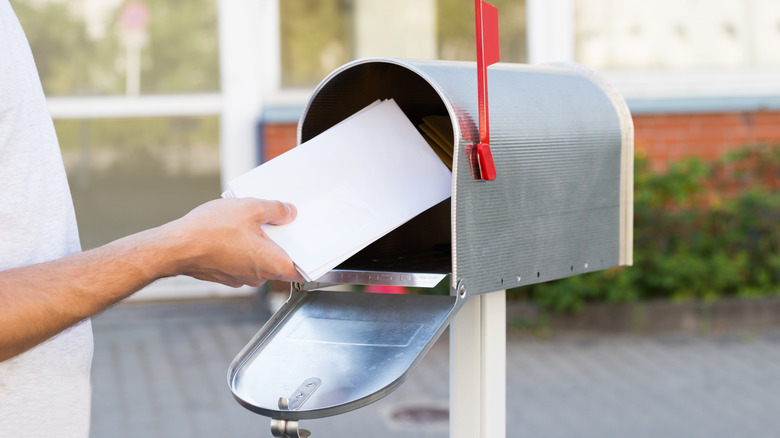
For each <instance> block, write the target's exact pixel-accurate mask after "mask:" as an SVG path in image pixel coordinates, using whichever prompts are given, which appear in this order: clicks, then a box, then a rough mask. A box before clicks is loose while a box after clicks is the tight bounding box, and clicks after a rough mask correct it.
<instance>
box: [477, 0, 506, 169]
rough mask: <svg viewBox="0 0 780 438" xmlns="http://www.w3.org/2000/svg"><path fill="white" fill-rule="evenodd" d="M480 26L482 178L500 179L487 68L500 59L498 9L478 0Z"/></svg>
mask: <svg viewBox="0 0 780 438" xmlns="http://www.w3.org/2000/svg"><path fill="white" fill-rule="evenodd" d="M474 15H475V18H476V27H477V32H476V35H477V87H478V92H477V97H478V99H479V144H478V145H477V161H478V162H479V170H480V174H481V177H482V179H484V180H488V181H492V180H494V179H496V166H495V164H494V163H493V154H492V153H491V152H490V126H489V123H488V89H487V67H488V66H489V65H491V64H495V63H496V62H498V61H499V60H500V54H499V46H498V9H497V8H496V7H495V6H493V5H491V4H488V3H485V2H484V1H482V0H474Z"/></svg>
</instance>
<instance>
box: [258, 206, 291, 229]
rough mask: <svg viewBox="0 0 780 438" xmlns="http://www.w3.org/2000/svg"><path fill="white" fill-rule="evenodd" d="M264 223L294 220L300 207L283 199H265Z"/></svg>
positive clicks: (281, 223)
mask: <svg viewBox="0 0 780 438" xmlns="http://www.w3.org/2000/svg"><path fill="white" fill-rule="evenodd" d="M264 203H265V205H264V208H263V210H264V214H263V218H262V219H263V223H269V224H271V225H284V224H288V223H290V222H292V221H293V220H294V219H295V217H296V216H297V215H298V209H297V208H295V206H294V205H293V204H290V203H288V202H281V201H264Z"/></svg>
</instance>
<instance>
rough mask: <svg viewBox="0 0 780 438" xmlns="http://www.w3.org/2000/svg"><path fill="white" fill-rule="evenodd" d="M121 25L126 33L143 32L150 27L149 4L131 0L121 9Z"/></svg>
mask: <svg viewBox="0 0 780 438" xmlns="http://www.w3.org/2000/svg"><path fill="white" fill-rule="evenodd" d="M119 26H120V27H121V28H122V31H123V32H125V33H142V32H144V31H146V28H147V27H149V5H147V4H146V3H144V2H141V1H135V0H134V1H130V2H127V3H125V4H124V6H122V9H120V10H119Z"/></svg>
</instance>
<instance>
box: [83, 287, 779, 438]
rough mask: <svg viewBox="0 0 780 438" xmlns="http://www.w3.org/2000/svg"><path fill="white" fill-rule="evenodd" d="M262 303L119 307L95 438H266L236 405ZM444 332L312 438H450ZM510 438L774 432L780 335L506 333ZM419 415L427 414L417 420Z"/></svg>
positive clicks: (99, 336) (312, 424)
mask: <svg viewBox="0 0 780 438" xmlns="http://www.w3.org/2000/svg"><path fill="white" fill-rule="evenodd" d="M268 316H269V313H268V311H267V310H266V308H265V305H264V303H263V302H261V301H260V300H257V299H252V300H248V299H240V300H239V299H237V300H229V301H204V302H188V303H177V304H173V303H171V304H154V305H148V304H132V305H120V306H118V307H116V308H113V309H110V310H108V311H106V312H105V313H104V314H102V315H100V316H98V317H97V318H95V320H94V331H95V360H94V364H93V393H94V396H93V415H92V437H94V438H102V437H112V438H113V437H117V438H121V437H149V438H152V437H254V438H257V437H271V434H270V428H269V420H268V419H267V418H265V417H261V416H258V415H255V414H253V413H251V412H249V411H247V410H245V409H244V408H243V407H241V406H240V405H239V404H238V403H236V402H235V401H234V400H233V398H232V396H231V394H230V390H229V389H228V387H227V383H226V374H227V367H228V365H229V363H230V361H231V360H232V358H233V357H234V356H235V355H236V354H237V353H238V352H239V351H240V350H241V348H242V347H243V346H244V345H245V344H246V343H247V342H248V341H249V339H250V338H251V337H252V336H253V335H254V334H255V333H256V332H257V330H259V328H260V327H261V326H262V324H263V323H264V321H265V320H266V319H267V318H268ZM447 344H448V343H447V336H446V334H445V336H443V337H442V339H441V340H440V341H439V342H438V343H437V345H436V346H435V347H434V348H433V349H432V350H431V352H430V353H429V354H428V356H427V357H426V358H425V359H424V360H423V362H422V364H421V365H420V367H419V368H418V369H417V370H416V371H415V372H414V373H413V374H412V376H411V378H410V379H409V380H408V381H407V382H406V383H404V384H403V385H402V386H401V388H400V389H398V390H397V391H395V392H394V393H392V394H390V395H389V396H388V397H386V398H384V399H382V400H380V401H378V402H376V403H374V404H372V405H369V406H367V407H365V408H362V409H359V410H357V411H353V412H350V413H347V414H344V415H340V416H337V417H331V418H327V419H321V420H310V421H303V422H302V426H303V427H304V428H307V429H310V430H311V431H312V436H313V437H314V438H324V437H358V436H371V437H372V438H396V437H399V438H400V437H424V438H426V437H431V438H433V437H436V438H438V437H441V438H444V437H447V436H448V420H447V416H446V409H447V403H448V393H449V386H448V385H449V384H448V378H449V376H448V375H449V371H448V366H449V362H448V360H449V359H448V354H449V350H448V345H447ZM507 361H508V363H507V368H508V376H507V410H508V413H507V436H508V437H534V438H537V437H566V438H572V437H598V438H607V437H616V438H617V437H620V438H623V437H686V438H688V437H699V436H701V437H708V438H717V437H742V436H744V437H751V438H753V437H777V436H780V415H778V413H780V328H778V329H777V330H766V331H762V332H757V333H741V334H727V335H722V336H717V337H715V336H710V337H698V336H690V335H667V336H653V337H636V336H627V335H626V336H621V335H601V336H595V335H580V336H562V337H559V338H556V339H550V340H534V339H525V338H522V339H521V338H519V337H511V336H510V340H509V343H508V350H507ZM421 407H426V409H425V410H422V409H421Z"/></svg>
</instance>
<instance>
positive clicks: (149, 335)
mask: <svg viewBox="0 0 780 438" xmlns="http://www.w3.org/2000/svg"><path fill="white" fill-rule="evenodd" d="M492 3H493V4H494V5H495V6H497V7H498V9H499V18H500V41H501V58H502V62H528V63H532V64H537V63H543V62H547V61H561V60H572V61H577V62H581V63H583V64H586V65H588V66H590V67H592V68H594V69H596V70H598V71H600V72H601V73H602V74H604V76H605V77H606V78H607V80H608V81H609V82H611V83H612V84H613V85H614V86H615V87H616V88H617V89H618V91H620V92H621V94H623V96H624V97H625V99H626V101H627V103H628V106H629V108H630V109H631V112H632V116H633V119H634V125H635V130H636V132H635V152H636V163H637V167H636V181H635V186H636V187H635V190H636V191H635V244H634V248H635V255H634V260H635V266H634V267H632V268H624V269H611V270H608V271H603V272H598V273H593V274H589V275H584V276H578V277H573V278H571V279H568V280H563V281H559V282H553V283H544V284H540V285H536V286H531V287H527V288H523V289H518V290H513V291H510V292H509V298H510V300H511V303H514V304H515V306H514V307H512V305H510V308H512V309H515V311H514V313H512V314H511V315H510V318H509V319H510V325H511V327H510V329H511V330H516V331H519V332H522V333H526V334H528V333H531V335H532V337H536V336H543V337H544V336H547V337H549V336H552V335H551V334H554V333H556V330H559V331H565V330H566V329H567V327H568V328H571V327H575V328H576V331H577V332H578V333H579V332H582V331H585V332H589V330H592V329H593V328H594V326H598V327H597V328H598V329H599V330H603V329H604V328H605V327H610V328H611V329H610V330H613V331H614V332H616V333H617V334H625V333H637V332H642V331H643V330H644V329H649V328H651V327H655V328H656V329H658V330H662V331H663V330H667V329H668V330H672V331H684V332H686V333H692V334H694V335H696V336H700V335H705V336H717V335H719V334H724V333H727V332H729V329H730V328H735V330H739V328H740V327H748V328H749V329H750V330H759V329H760V330H773V329H774V328H776V327H777V323H779V322H780V317H777V316H776V315H775V314H774V313H772V312H773V310H772V309H775V308H776V307H777V306H776V302H775V301H774V297H775V296H777V294H778V293H780V50H778V47H780V2H777V1H776V0H720V1H717V2H712V1H704V0H657V1H654V2H647V1H639V0H525V1H522V0H493V1H492ZM11 4H12V6H13V8H14V10H15V11H16V13H17V15H18V17H19V20H20V22H21V23H22V26H23V28H24V29H25V32H26V34H27V37H28V39H29V41H30V44H31V46H32V50H33V53H34V56H35V59H36V63H37V66H38V70H39V74H40V76H41V81H42V83H43V87H44V91H45V93H46V95H47V98H48V102H49V107H50V110H51V113H52V116H53V118H54V119H55V127H56V130H57V133H58V136H59V139H60V144H61V148H62V153H63V159H64V161H65V166H66V170H67V173H68V177H69V180H70V186H71V191H72V193H73V198H74V204H75V207H76V213H77V217H78V222H79V229H80V234H81V240H82V246H83V247H84V248H85V249H87V248H92V247H95V246H98V245H101V244H104V243H106V242H108V241H110V240H113V239H115V238H118V237H121V236H123V235H126V234H129V233H132V232H135V231H138V230H141V229H144V228H148V227H152V226H155V225H158V224H160V223H162V222H164V221H168V220H171V219H174V218H176V217H179V216H181V215H182V214H184V213H186V212H187V211H189V210H190V209H191V208H193V207H194V206H195V205H197V204H199V203H201V202H204V201H206V200H209V199H212V198H216V197H218V196H219V195H220V193H221V190H222V185H223V184H224V182H225V181H226V180H229V179H231V178H232V177H235V176H237V175H239V174H240V173H242V172H244V171H246V170H248V169H250V168H252V167H254V166H255V165H257V164H259V163H261V162H263V161H266V160H268V159H271V158H273V157H274V156H276V155H278V154H279V153H282V152H284V151H285V150H288V149H289V148H291V147H293V146H294V145H295V136H296V125H297V122H298V118H299V117H300V114H301V112H302V110H303V107H304V105H305V104H306V101H307V99H308V96H309V95H310V93H311V92H312V90H313V89H314V87H315V86H316V85H317V83H318V82H319V81H320V80H322V79H323V78H324V77H325V76H326V75H327V74H328V73H330V72H331V71H332V70H334V69H335V68H337V67H339V66H340V65H342V64H344V63H346V62H349V61H351V60H353V59H357V58H361V57H365V56H391V57H399V58H414V59H420V58H422V59H448V60H474V59H475V47H474V42H473V40H474V30H473V29H474V23H473V2H471V1H466V0H394V1H392V2H388V1H379V0H284V1H281V0H143V1H141V0H131V1H122V0H12V1H11ZM270 288H271V289H276V290H284V289H285V288H287V286H286V285H271V286H270ZM255 293H256V291H254V290H247V289H240V290H233V289H228V288H221V287H218V286H215V285H211V284H205V283H199V282H195V281H194V280H192V281H191V280H189V279H171V280H168V281H163V282H158V283H156V284H154V285H152V286H151V287H150V288H148V289H147V290H144V291H142V292H141V293H140V294H138V295H137V297H136V298H135V299H136V300H140V301H144V302H147V300H153V299H164V300H169V299H172V298H178V299H192V298H204V297H236V298H237V297H243V298H242V299H245V300H247V301H246V302H243V304H236V306H237V307H235V308H233V307H230V306H228V307H229V308H230V309H233V310H235V309H239V310H236V311H238V312H239V313H240V314H241V315H243V316H241V318H244V317H246V312H249V313H250V314H252V315H255V316H252V317H251V318H250V320H251V321H253V323H251V324H250V325H251V326H252V327H254V326H257V328H259V326H260V325H261V323H262V321H259V322H258V320H259V319H262V318H263V317H267V316H262V315H265V313H263V312H265V311H266V310H258V312H260V313H258V314H253V313H251V312H252V309H256V307H257V305H258V304H257V303H256V302H255V301H254V296H255ZM658 303H662V304H663V305H666V304H668V306H671V307H663V309H665V310H661V311H658V312H661V313H658V314H655V313H652V310H648V309H654V308H655V307H653V306H658V305H659V304H658ZM723 303H730V304H729V305H731V306H732V307H728V306H726V307H718V306H723V305H724V304H723ZM180 304H181V305H177V306H178V307H175V308H180V309H186V308H187V307H186V305H184V304H182V303H180ZM751 306H752V307H751ZM261 307H262V306H261ZM159 308H160V307H159V306H158V307H157V309H159ZM175 308H174V309H175ZM605 308H606V309H613V310H611V311H610V310H604V309H605ZM729 308H730V309H732V310H731V311H730V310H728V309H729ZM143 309H144V310H143V311H144V312H150V311H151V310H150V307H143ZM164 309H165V310H164V311H160V310H155V311H151V312H152V313H154V312H162V315H163V316H161V317H160V318H158V319H154V318H152V319H151V321H161V322H160V324H171V323H170V322H167V323H165V322H164V321H166V320H168V319H169V318H168V317H169V316H170V315H171V312H174V313H175V310H171V308H170V307H164ZM594 309H595V310H594ZM614 309H617V310H614ZM637 309H639V310H637ZM680 309H683V310H680ZM685 309H687V310H685ZM718 309H721V310H718ZM723 309H725V310H723ZM733 309H737V310H733ZM746 309H748V310H746ZM749 309H752V310H749ZM759 310H760V311H761V312H763V313H761V312H759ZM122 311H123V312H125V311H127V312H132V310H122ZM226 312H227V313H226V314H229V315H233V316H230V317H228V319H227V321H232V320H233V319H231V318H234V317H235V314H233V313H230V311H226ZM241 312H244V313H241ZM604 312H606V313H604ZM610 312H611V313H610ZM718 312H721V313H718ZM740 312H741V313H740ZM757 312H758V313H757ZM767 312H768V313H767ZM185 313H186V311H185ZM196 313H197V311H196ZM759 313H760V316H759ZM217 314H220V313H219V312H217ZM720 314H723V315H726V314H728V315H731V316H732V317H728V318H727V317H724V318H722V319H717V315H720ZM739 314H743V316H745V317H744V318H742V319H740V318H738V317H734V315H737V316H738V315H739ZM257 315H261V316H257ZM589 315H590V316H589ZM593 315H595V316H593ZM604 315H606V316H604ZM626 315H628V316H626ZM653 315H655V316H653ZM659 315H661V316H659ZM663 315H666V316H668V315H676V316H674V317H670V318H667V320H668V321H667V322H668V325H667V326H663V327H656V326H655V325H653V322H654V321H655V322H657V321H659V320H661V319H664V318H663V317H662V316H663ZM106 316H107V317H110V316H111V314H110V313H109V314H107V315H106ZM182 318H183V317H182ZM751 318H752V321H753V322H754V323H756V321H758V320H759V319H760V321H759V322H760V324H758V323H756V324H752V325H751V324H749V322H750V321H751ZM132 319H134V318H128V319H127V320H124V319H122V318H121V315H120V318H119V321H120V322H116V323H114V322H112V320H109V319H106V320H104V322H103V324H104V325H103V326H101V325H100V323H98V324H97V325H96V339H97V342H98V347H100V342H102V340H105V342H106V343H108V344H111V345H114V346H115V350H112V351H115V354H117V355H119V354H120V353H119V351H121V350H122V347H121V346H122V345H127V336H130V339H133V340H135V341H137V342H141V341H142V340H144V339H152V340H154V339H157V335H156V334H154V333H157V332H153V330H152V329H151V328H149V327H147V328H146V330H147V331H145V332H142V334H141V335H139V334H138V332H137V330H138V328H137V327H136V328H133V327H135V326H133V325H132V323H131V322H130V320H132ZM239 319H240V318H239ZM605 319H607V320H609V321H612V322H607V323H605V322H604V321H605ZM672 319H673V321H672ZM176 320H177V319H175V318H174V321H176ZM188 321H189V320H188ZM198 321H199V320H198ZM241 321H245V320H244V319H241ZM745 322H748V324H747V325H745ZM188 324H189V323H188ZM662 325H663V324H662ZM193 326H197V327H201V329H202V327H204V325H200V324H194V325H193ZM101 327H104V328H105V330H106V331H104V332H100V330H101ZM166 327H167V326H166ZM187 327H190V326H187ZM205 327H208V324H206V325H205ZM120 328H121V330H120ZM168 328H169V327H168ZM122 330H125V331H122ZM149 330H152V331H149ZM160 330H162V331H165V330H167V329H166V328H162V329H160ZM179 330H183V329H179ZM243 330H245V332H246V333H245V336H249V331H251V330H252V329H251V328H250V329H243ZM128 332H129V333H131V335H127V334H126V333H128ZM101 333H105V335H101ZM132 333H135V334H132ZM101 336H106V337H104V338H101ZM204 336H210V335H208V334H205V333H204ZM199 339H200V338H199ZM697 339H698V338H697ZM737 339H743V340H745V339H748V340H749V339H753V338H751V337H749V336H748V337H738V338H737ZM246 340H248V338H245V339H242V341H241V342H238V343H237V344H236V346H235V348H236V349H235V351H232V350H231V351H226V352H224V356H225V357H226V359H225V360H229V357H228V356H230V355H232V354H235V353H237V352H238V350H237V348H238V347H240V345H238V344H241V345H243V344H242V342H246ZM191 342H195V343H196V345H197V342H196V341H192V340H191ZM697 342H698V341H697ZM694 344H695V343H694ZM139 345H142V344H139ZM695 345H698V344H695ZM771 345H774V348H776V347H777V345H776V343H775V344H771ZM764 346H765V345H764ZM569 347H570V346H569ZM156 348H159V346H158V347H156ZM510 348H511V346H510ZM518 348H520V350H519V351H522V347H518ZM539 348H542V347H539ZM621 348H622V347H621ZM705 349H706V348H705ZM564 350H565V349H564ZM550 351H552V352H553V353H550V352H546V353H545V354H554V352H556V351H559V350H558V349H556V348H551V350H550ZM566 351H570V350H566ZM707 351H710V350H707ZM770 351H773V353H772V354H774V352H776V350H771V349H770ZM602 353H603V351H602ZM98 354H100V353H96V369H100V367H99V365H100V364H104V363H105V364H108V363H111V361H110V360H109V359H101V357H99V356H98ZM203 354H205V355H208V354H209V353H208V352H205V353H203ZM518 354H519V353H518ZM648 354H649V353H648ZM117 357H120V356H117ZM575 359H576V358H575ZM575 359H572V360H575ZM721 359H722V358H715V359H714V360H721ZM767 360H769V359H767ZM106 361H107V362H106ZM226 365H227V364H225V367H226ZM106 366H107V367H108V369H109V370H111V369H114V368H116V366H114V368H111V367H110V366H108V365H106ZM605 366H606V365H605ZM509 368H510V370H511V369H512V364H510V365H509ZM215 369H220V367H219V366H217V367H215ZM224 369H226V368H224ZM106 372H107V373H108V371H106ZM220 372H224V371H220ZM510 373H511V371H510ZM101 375H102V374H101ZM107 375H108V374H107ZM777 377H778V376H777V375H776V373H775V374H772V375H771V376H769V377H767V376H763V377H762V378H765V380H763V381H764V382H771V383H773V384H777V383H780V380H778V379H777ZM222 378H224V377H223V376H220V377H219V379H222ZM106 379H107V380H109V381H114V380H116V379H118V378H117V377H116V376H114V377H111V378H109V377H106ZM772 379H774V380H772ZM120 380H121V379H120ZM219 383H220V384H221V383H222V381H221V380H220V381H219ZM96 385H97V383H96ZM106 391H107V392H106V399H105V400H108V399H109V398H110V393H111V390H108V389H107V390H106ZM99 394H100V393H98V397H100V396H99ZM702 394H703V395H702V396H703V397H705V398H706V397H708V396H707V395H706V394H707V393H706V392H703V393H702ZM744 395H745V394H740V393H738V392H737V393H735V394H731V393H730V394H728V396H727V397H726V398H728V397H731V396H734V397H737V398H739V397H741V396H744ZM442 396H443V397H446V394H444V395H442ZM753 396H755V394H753ZM193 397H195V396H193ZM510 397H511V395H510ZM228 399H229V397H228ZM128 403H130V402H128ZM226 403H232V401H230V400H228V401H227V402H226ZM648 403H649V404H651V405H654V404H655V403H653V402H652V400H651V401H650V402H648ZM771 403H777V400H776V399H772V402H771ZM163 404H164V403H163ZM772 406H774V405H772ZM235 408H236V409H241V408H239V407H238V406H237V405H236V406H235ZM677 408H679V406H678V407H677ZM96 409H97V410H99V409H100V406H96ZM96 412H98V411H96ZM432 415H433V414H432ZM434 417H435V415H433V417H431V418H434ZM101 418H105V417H101ZM591 418H592V417H591ZM762 418H763V417H762ZM767 418H769V417H767ZM147 420H148V419H147ZM125 421H129V420H125ZM510 421H513V420H510ZM766 421H770V420H768V419H767V420H766ZM109 423H110V422H109ZM152 424H154V423H152ZM550 424H551V425H552V426H551V427H554V426H555V422H554V421H551V423H550ZM765 425H766V426H767V430H771V427H770V426H774V424H772V423H765ZM263 427H265V426H263ZM97 430H100V429H99V427H98V429H97ZM572 430H574V429H572ZM600 430H601V432H600V434H601V436H604V435H609V433H606V432H605V430H609V429H603V430H602V429H600ZM616 430H619V429H616ZM670 430H674V428H671V429H670ZM724 430H730V429H728V428H725V429H724ZM735 430H738V429H735ZM775 430H777V429H776V428H775ZM667 432H668V430H666V432H664V434H665V435H666V436H669V433H667ZM431 433H435V432H431ZM545 435H547V436H553V435H555V433H549V434H545V433H541V434H540V435H535V436H545ZM575 435H577V434H574V433H564V432H561V434H560V436H575ZM633 435H635V436H636V434H633ZM106 436H109V435H106ZM148 436H152V435H148ZM165 436H170V435H165ZM509 436H519V435H515V434H512V433H510V434H509ZM580 436H589V435H588V434H581V435H580ZM614 436H621V435H619V434H616V435H614ZM622 436H625V434H624V435H622ZM649 436H653V434H651V435H649ZM655 436H658V434H656V435H655ZM678 436H691V434H680V435H678ZM709 436H711V435H709ZM732 436H733V435H732ZM751 436H772V435H771V433H769V434H766V435H762V434H760V433H758V434H753V435H751Z"/></svg>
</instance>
